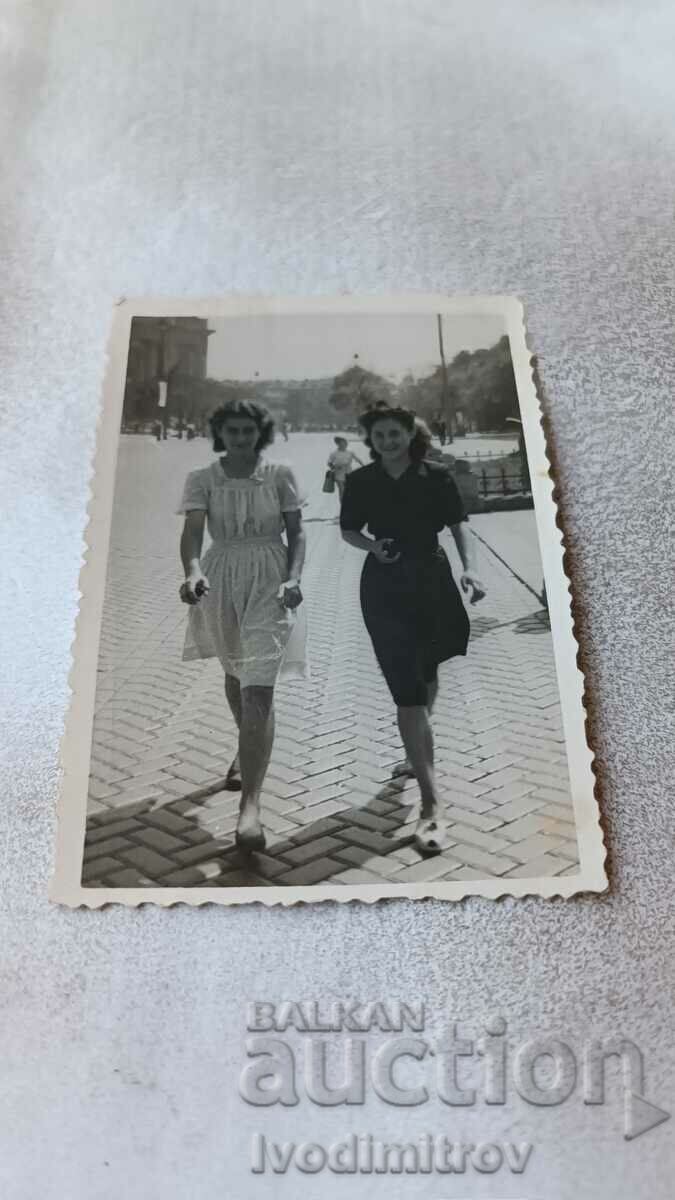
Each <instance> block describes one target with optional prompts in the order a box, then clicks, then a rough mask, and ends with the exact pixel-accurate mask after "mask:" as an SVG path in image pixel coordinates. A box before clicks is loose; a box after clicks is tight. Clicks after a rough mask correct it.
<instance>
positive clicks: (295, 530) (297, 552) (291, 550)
mask: <svg viewBox="0 0 675 1200" xmlns="http://www.w3.org/2000/svg"><path fill="white" fill-rule="evenodd" d="M283 517H284V525H285V527H286V539H287V541H288V578H289V579H300V576H301V575H302V568H303V567H304V565H305V551H306V548H307V539H306V537H305V531H304V529H303V527H302V513H301V512H300V509H299V508H298V509H293V510H292V511H291V512H285V513H284V514H283Z"/></svg>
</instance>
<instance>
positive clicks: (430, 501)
mask: <svg viewBox="0 0 675 1200" xmlns="http://www.w3.org/2000/svg"><path fill="white" fill-rule="evenodd" d="M465 520H467V515H466V510H465V508H464V505H463V503H462V500H461V497H460V494H459V491H458V489H457V485H456V483H455V481H454V480H453V479H452V477H451V476H450V475H449V474H448V472H447V471H446V470H445V469H444V468H443V467H438V466H436V465H435V464H429V463H420V464H414V463H411V465H410V467H409V468H408V470H407V471H405V473H404V474H403V475H401V476H400V477H399V478H398V479H394V478H392V476H391V475H389V474H388V473H387V472H386V471H385V470H384V468H383V467H382V465H381V463H380V462H379V460H378V461H376V462H374V463H372V464H370V465H369V466H367V467H361V468H360V469H359V470H358V471H353V472H352V473H351V474H350V475H348V476H347V481H346V486H345V494H344V498H343V501H342V508H341V512H340V525H341V527H342V529H344V530H352V531H356V532H359V533H360V532H361V530H363V529H364V528H366V527H367V529H368V531H369V533H371V534H372V536H373V537H374V538H376V539H377V540H379V539H380V538H391V539H392V542H393V545H392V552H393V553H394V554H396V553H398V554H399V555H400V557H399V558H398V560H397V561H396V562H392V563H379V562H378V561H377V559H376V558H375V556H374V555H373V554H369V555H368V556H367V558H366V561H365V564H364V567H363V572H362V574H361V608H362V611H363V617H364V621H365V624H366V628H367V629H368V633H369V634H370V638H371V641H372V643H373V649H374V651H375V655H376V658H377V660H378V663H379V665H380V668H381V670H382V673H383V675H384V677H385V679H386V681H387V684H388V687H389V690H390V692H391V694H392V696H393V698H394V701H395V702H396V704H397V705H399V706H416V705H423V704H426V701H427V691H428V684H429V683H430V682H432V681H433V680H434V679H435V678H436V673H437V669H438V664H439V663H441V662H445V661H446V660H447V659H449V658H453V657H455V656H456V655H464V654H466V650H467V645H468V641H469V618H468V616H467V612H466V609H465V607H464V604H463V602H462V597H461V596H460V594H459V589H458V588H457V585H456V583H455V581H454V579H453V576H452V570H451V568H450V563H449V562H448V558H447V555H446V554H445V552H444V550H443V549H442V548H441V547H440V546H439V544H438V534H439V533H440V531H441V530H442V529H444V528H445V527H446V526H451V525H458V524H459V523H460V522H461V521H465Z"/></svg>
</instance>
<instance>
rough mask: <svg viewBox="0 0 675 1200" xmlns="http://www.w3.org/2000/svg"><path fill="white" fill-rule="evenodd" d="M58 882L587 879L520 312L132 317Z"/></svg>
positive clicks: (484, 307)
mask: <svg viewBox="0 0 675 1200" xmlns="http://www.w3.org/2000/svg"><path fill="white" fill-rule="evenodd" d="M92 492H93V501H92V519H91V525H90V528H89V532H88V545H89V555H88V561H87V565H86V566H85V569H84V571H83V578H82V594H83V599H82V606H81V613H80V621H79V625H78V641H77V645H76V648H75V667H74V672H73V705H72V711H71V717H70V722H69V727H68V733H67V737H66V742H65V745H64V768H65V778H64V785H63V791H62V799H61V808H60V822H59V854H58V864H57V874H56V878H55V882H54V886H53V895H54V898H55V899H57V900H63V901H65V902H67V903H87V904H93V905H96V904H99V903H104V902H106V901H108V900H110V899H113V900H120V901H122V902H124V903H138V902H142V901H143V900H147V899H151V900H153V901H156V902H158V903H171V902H173V901H174V900H175V899H187V900H190V902H193V903H199V902H202V901H204V900H215V901H216V902H219V903H225V904H227V903H241V902H245V901H247V900H262V901H264V902H265V903H275V902H282V903H289V902H293V901H295V900H297V899H352V898H354V897H357V898H358V897H363V898H367V899H374V898H378V897H383V896H396V895H406V896H411V897H423V896H437V897H445V898H448V899H456V898H459V897H461V896H462V895H466V894H481V895H485V896H492V897H498V896H500V895H504V894H511V895H525V894H528V893H533V892H534V893H538V894H541V895H570V894H573V893H574V892H577V891H580V890H602V889H603V888H604V886H605V877H604V867H603V862H604V851H603V846H602V836H601V832H600V828H599V825H598V820H597V811H596V808H595V800H594V797H593V776H592V771H591V755H590V751H589V749H588V746H587V744H586V740H585V734H584V709H583V682H582V678H581V675H580V673H579V671H578V668H577V666H576V643H575V641H574V635H573V630H572V616H571V612H570V599H569V592H568V586H567V580H566V578H565V576H564V571H563V565H562V544H561V534H560V531H559V529H558V527H557V524H556V511H555V505H554V502H553V499H552V481H551V478H550V469H549V462H548V459H547V456H546V448H545V444H544V437H543V432H542V428H541V421H540V413H539V407H538V403H537V398H536V394H535V391H534V385H533V382H532V371H531V363H530V356H529V352H528V350H527V348H526V344H525V336H524V330H523V323H522V309H521V307H520V304H519V303H518V302H517V301H514V300H509V299H500V298H490V297H484V298H470V299H467V300H448V299H447V298H439V297H429V298H427V297H420V296H414V297H399V298H393V299H392V298H387V299H383V300H380V299H377V298H373V299H368V300H364V299H361V300H358V299H347V298H342V299H340V300H334V301H328V300H325V301H313V302H304V303H300V302H293V301H290V300H287V301H280V300H277V301H273V300H269V299H266V300H265V301H264V302H263V301H260V302H257V301H255V300H251V301H243V300H242V301H237V300H228V301H223V302H222V303H221V304H215V303H214V304H211V305H207V304H203V303H201V302H200V303H199V304H195V303H192V304H190V305H187V304H185V305H179V304H177V303H172V304H167V303H166V302H161V303H157V304H156V305H153V304H151V303H149V302H148V303H144V304H137V305H135V304H129V305H123V306H121V308H120V309H119V310H118V312H117V315H116V325H115V331H114V334H113V340H112V343H111V355H110V363H109V371H108V379H107V383H106V389H105V397H104V411H103V417H102V421H101V426H100V433H99V447H98V452H97V460H96V474H95V478H94V480H93V485H92Z"/></svg>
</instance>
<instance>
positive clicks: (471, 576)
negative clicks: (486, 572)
mask: <svg viewBox="0 0 675 1200" xmlns="http://www.w3.org/2000/svg"><path fill="white" fill-rule="evenodd" d="M459 582H460V583H461V585H462V591H463V592H468V590H469V588H471V589H472V595H471V599H470V601H469V603H470V604H477V603H478V601H479V600H482V599H483V596H484V595H485V588H484V587H483V584H482V583H481V581H480V579H479V578H478V576H477V575H476V573H475V572H474V571H465V572H464V574H463V575H462V578H461V579H460V581H459Z"/></svg>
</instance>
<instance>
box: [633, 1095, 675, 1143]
mask: <svg viewBox="0 0 675 1200" xmlns="http://www.w3.org/2000/svg"><path fill="white" fill-rule="evenodd" d="M669 1119H670V1113H669V1112H666V1110H665V1109H664V1108H657V1106H656V1105H655V1104H650V1102H649V1100H645V1098H644V1096H638V1095H637V1093H636V1092H626V1095H625V1102H624V1135H623V1136H624V1137H625V1139H626V1141H627V1142H631V1141H632V1140H633V1138H636V1137H639V1136H640V1134H641V1133H646V1132H647V1130H648V1129H655V1128H656V1126H657V1125H662V1124H663V1122H664V1121H668V1120H669Z"/></svg>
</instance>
